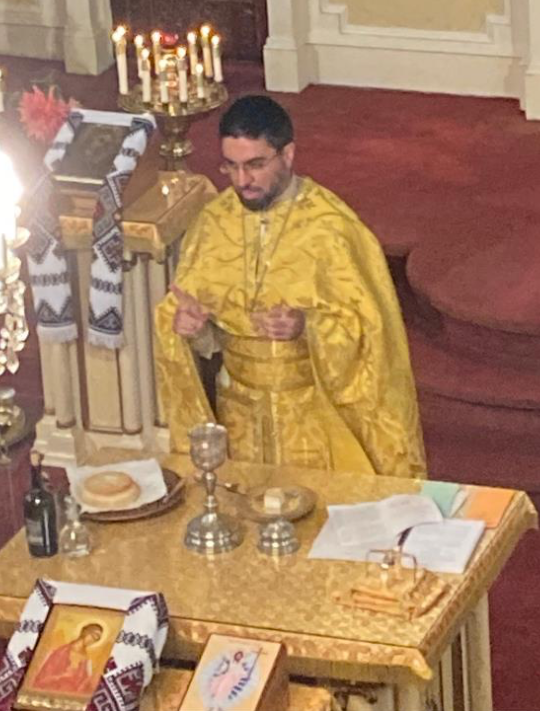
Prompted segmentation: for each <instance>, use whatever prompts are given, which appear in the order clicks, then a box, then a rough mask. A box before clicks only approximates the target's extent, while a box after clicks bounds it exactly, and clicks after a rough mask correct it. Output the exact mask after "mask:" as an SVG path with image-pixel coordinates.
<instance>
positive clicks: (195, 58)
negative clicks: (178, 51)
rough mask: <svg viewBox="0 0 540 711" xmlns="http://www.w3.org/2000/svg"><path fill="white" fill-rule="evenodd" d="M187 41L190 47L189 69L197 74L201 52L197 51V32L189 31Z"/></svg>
mask: <svg viewBox="0 0 540 711" xmlns="http://www.w3.org/2000/svg"><path fill="white" fill-rule="evenodd" d="M187 41H188V48H189V71H190V72H191V73H192V74H193V76H196V74H197V64H198V63H199V53H198V51H197V35H196V34H195V32H188V36H187Z"/></svg>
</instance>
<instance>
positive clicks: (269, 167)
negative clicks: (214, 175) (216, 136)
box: [221, 136, 294, 210]
mask: <svg viewBox="0 0 540 711" xmlns="http://www.w3.org/2000/svg"><path fill="white" fill-rule="evenodd" d="M221 151H222V153H223V164H222V166H221V171H222V172H223V173H225V174H227V175H228V176H229V177H230V179H231V182H232V184H233V187H234V189H235V190H236V193H237V195H238V197H239V198H240V200H241V202H242V204H243V205H245V206H246V207H247V208H248V209H249V210H265V209H266V208H267V207H269V206H270V205H271V204H272V203H273V202H274V200H275V199H276V198H277V197H279V196H280V195H281V193H282V192H283V191H284V190H285V188H286V187H287V186H288V185H289V183H290V181H291V177H292V165H293V160H294V143H289V144H288V145H286V146H285V147H284V148H282V149H281V150H280V151H277V150H276V149H275V148H273V147H272V146H271V145H270V144H269V143H268V142H267V141H266V139H265V138H247V137H243V136H242V137H239V138H234V137H232V136H227V137H226V138H224V139H223V140H222V142H221Z"/></svg>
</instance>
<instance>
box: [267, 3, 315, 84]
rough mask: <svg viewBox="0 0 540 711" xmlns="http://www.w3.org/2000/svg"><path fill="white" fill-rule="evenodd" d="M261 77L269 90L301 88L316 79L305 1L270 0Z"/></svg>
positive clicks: (307, 8)
mask: <svg viewBox="0 0 540 711" xmlns="http://www.w3.org/2000/svg"><path fill="white" fill-rule="evenodd" d="M267 7H268V39H267V40H266V44H265V46H264V76H265V81H266V88H267V89H269V90H270V91H272V90H277V91H295V92H296V91H302V89H304V87H306V86H307V85H308V84H310V83H311V82H312V81H314V80H315V78H316V61H315V60H316V58H315V51H314V48H313V47H312V46H311V45H309V44H308V34H309V17H310V14H309V0H272V1H271V2H270V1H269V2H267Z"/></svg>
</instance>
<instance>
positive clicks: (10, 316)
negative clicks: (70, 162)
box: [0, 153, 28, 464]
mask: <svg viewBox="0 0 540 711" xmlns="http://www.w3.org/2000/svg"><path fill="white" fill-rule="evenodd" d="M21 193H22V188H21V185H20V183H19V181H18V179H17V176H16V174H15V171H14V169H13V165H12V163H11V160H10V159H9V158H8V157H7V156H6V155H5V154H3V153H0V375H3V374H4V373H5V372H6V371H9V372H10V373H15V372H17V370H18V368H19V352H20V351H21V350H22V349H23V347H24V344H25V341H26V339H27V337H28V324H27V322H26V316H25V310H24V291H25V285H24V282H22V281H21V279H20V273H21V260H20V259H19V258H18V257H17V255H16V253H15V250H16V249H17V248H18V247H21V246H22V245H23V244H24V243H25V242H26V240H27V239H28V231H27V230H25V229H23V228H21V227H17V217H18V207H17V203H18V201H19V199H20V197H21ZM14 400H15V390H14V389H13V388H12V387H4V386H2V387H0V464H7V463H8V462H9V457H8V456H7V444H6V435H7V433H8V431H9V429H10V427H11V426H12V425H13V423H14V421H15V419H16V418H17V417H19V418H20V417H23V416H24V413H23V412H22V410H21V409H20V408H17V407H16V406H15V402H14Z"/></svg>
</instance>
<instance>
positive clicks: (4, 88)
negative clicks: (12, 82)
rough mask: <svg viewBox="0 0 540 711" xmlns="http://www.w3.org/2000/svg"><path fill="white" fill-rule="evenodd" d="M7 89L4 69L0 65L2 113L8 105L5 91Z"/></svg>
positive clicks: (0, 111)
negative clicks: (5, 99)
mask: <svg viewBox="0 0 540 711" xmlns="http://www.w3.org/2000/svg"><path fill="white" fill-rule="evenodd" d="M5 90H6V86H5V79H4V70H3V69H2V67H0V114H2V113H4V111H5V110H6V107H5V105H4V91H5Z"/></svg>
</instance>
